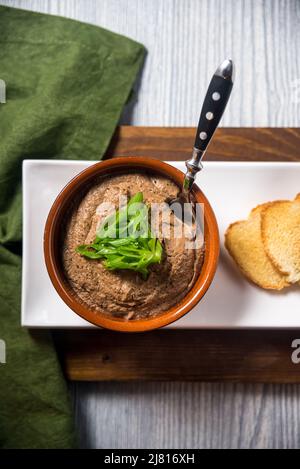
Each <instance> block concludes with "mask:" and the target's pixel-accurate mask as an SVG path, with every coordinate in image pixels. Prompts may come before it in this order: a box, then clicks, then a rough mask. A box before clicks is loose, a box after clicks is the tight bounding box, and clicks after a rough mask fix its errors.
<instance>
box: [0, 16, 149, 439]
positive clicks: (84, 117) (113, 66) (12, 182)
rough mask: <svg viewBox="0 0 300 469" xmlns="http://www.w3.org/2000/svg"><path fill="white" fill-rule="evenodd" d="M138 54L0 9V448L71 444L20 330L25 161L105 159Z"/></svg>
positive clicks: (31, 336)
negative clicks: (1, 96) (2, 347)
mask: <svg viewBox="0 0 300 469" xmlns="http://www.w3.org/2000/svg"><path fill="white" fill-rule="evenodd" d="M144 53H145V50H144V48H143V46H141V45H140V44H138V43H136V42H134V41H132V40H129V39H127V38H124V37H122V36H119V35H117V34H113V33H111V32H108V31H105V30H103V29H101V28H98V27H94V26H90V25H86V24H82V23H79V22H76V21H72V20H68V19H65V18H58V17H54V16H49V15H41V14H38V13H32V12H27V11H22V10H17V9H12V8H7V7H0V79H1V80H4V81H5V83H6V103H5V104H0V339H1V340H4V341H5V343H6V351H7V356H6V364H0V447H2V448H70V447H72V446H74V444H75V438H74V430H73V419H72V414H71V408H70V402H69V399H68V395H67V389H66V384H65V382H64V380H63V377H62V374H61V371H60V368H59V364H58V361H57V358H56V354H55V350H54V348H53V345H52V342H51V338H50V337H49V335H48V334H47V333H45V332H38V333H37V332H35V333H30V332H29V331H27V330H24V329H21V327H20V295H21V287H20V281H21V279H20V276H21V257H20V252H21V249H20V242H21V226H22V223H21V168H22V160H23V159H24V158H64V159H66V158H70V159H101V157H102V156H103V154H104V152H105V150H106V148H107V146H108V144H109V141H110V139H111V136H112V134H113V131H114V129H115V126H116V125H117V122H118V120H119V117H120V113H121V111H122V108H123V106H124V104H125V103H126V101H127V99H128V96H129V94H130V91H131V89H132V85H133V82H134V80H135V77H136V74H137V72H138V71H139V69H140V67H141V65H142V62H143V58H144ZM37 197H38V194H37ZM32 229H34V226H33V227H32Z"/></svg>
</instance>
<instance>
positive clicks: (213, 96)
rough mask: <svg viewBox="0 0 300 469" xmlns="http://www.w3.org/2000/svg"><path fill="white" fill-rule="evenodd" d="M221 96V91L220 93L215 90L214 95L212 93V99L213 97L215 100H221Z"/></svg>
mask: <svg viewBox="0 0 300 469" xmlns="http://www.w3.org/2000/svg"><path fill="white" fill-rule="evenodd" d="M220 98H221V95H220V93H218V92H217V91H215V92H214V93H213V95H212V99H213V100H214V101H219V99H220Z"/></svg>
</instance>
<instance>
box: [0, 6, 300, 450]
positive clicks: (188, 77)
mask: <svg viewBox="0 0 300 469" xmlns="http://www.w3.org/2000/svg"><path fill="white" fill-rule="evenodd" d="M0 4H3V5H8V6H15V7H19V8H27V9H31V10H35V11H40V12H45V13H52V14H58V15H62V16H67V17H70V18H74V19H78V20H81V21H84V22H88V23H93V24H96V25H99V26H103V27H106V28H108V29H110V30H113V31H116V32H118V33H121V34H124V35H127V36H129V37H131V38H134V39H136V40H138V41H140V42H142V43H143V44H144V45H145V46H146V47H147V49H148V57H147V60H146V64H145V67H144V70H143V74H142V77H141V80H140V82H139V84H138V96H137V100H136V102H135V103H134V104H131V105H129V106H128V108H127V109H126V111H125V113H124V115H123V118H122V122H123V123H127V124H128V123H130V124H134V125H158V126H160V125H166V126H170V125H183V126H184V125H187V126H188V125H195V124H196V122H197V119H198V114H199V111H200V105H201V101H202V99H203V96H204V92H205V88H206V86H207V83H208V80H209V78H210V76H211V74H212V73H213V71H214V69H215V68H216V66H217V65H218V63H219V62H220V61H222V60H223V59H224V58H225V57H228V56H231V57H232V58H233V59H234V61H235V63H236V67H237V76H236V83H235V88H234V94H233V96H232V99H231V103H230V105H229V108H228V110H227V111H226V116H225V117H224V120H223V125H225V126H299V123H300V54H299V50H300V2H299V0H285V1H284V0H51V1H46V0H19V1H17V0H6V1H5V0H0ZM71 391H72V395H73V402H74V409H75V415H76V422H77V427H78V430H79V433H80V438H81V442H82V446H84V447H97V448H101V447H102V448H119V449H121V448H140V447H146V448H299V447H300V387H299V386H297V385H288V386H284V385H265V386H264V385H242V384H240V385H229V384H201V383H128V384H119V383H100V384H92V383H90V384H73V385H72V386H71Z"/></svg>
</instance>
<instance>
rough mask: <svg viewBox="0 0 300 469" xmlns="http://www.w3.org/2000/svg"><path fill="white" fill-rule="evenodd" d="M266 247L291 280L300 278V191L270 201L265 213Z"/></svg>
mask: <svg viewBox="0 0 300 469" xmlns="http://www.w3.org/2000/svg"><path fill="white" fill-rule="evenodd" d="M261 226H262V239H263V244H264V248H265V251H266V253H267V255H268V256H269V258H270V260H271V261H272V262H273V264H274V265H275V266H276V267H277V269H278V270H279V271H280V272H281V273H282V274H283V275H286V276H287V279H288V281H289V282H290V283H297V282H300V194H298V195H297V197H296V198H295V200H293V201H289V200H279V201H277V202H273V203H271V204H269V206H268V207H267V208H266V210H264V212H263V214H262V225H261Z"/></svg>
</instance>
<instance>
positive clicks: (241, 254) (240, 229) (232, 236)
mask: <svg viewBox="0 0 300 469" xmlns="http://www.w3.org/2000/svg"><path fill="white" fill-rule="evenodd" d="M268 207H269V204H262V205H259V206H258V207H256V208H254V209H253V210H252V211H251V212H250V215H249V217H248V219H247V220H245V221H238V222H236V223H233V224H232V225H230V226H229V228H228V229H227V231H226V234H225V246H226V248H227V250H228V251H229V253H230V254H231V256H232V257H233V259H234V260H235V262H236V263H237V264H238V266H239V268H240V269H241V271H242V272H243V273H244V274H245V275H246V277H248V278H249V279H250V280H251V281H252V282H254V283H256V284H257V285H259V286H260V287H262V288H267V289H273V290H282V288H284V287H286V286H288V285H289V284H288V282H287V280H286V277H285V276H284V275H282V274H281V273H280V272H279V271H278V270H277V269H276V267H275V266H274V265H273V264H272V262H271V261H270V259H269V257H268V256H267V254H266V252H265V250H264V245H263V241H262V236H261V216H262V213H263V212H264V210H266V209H267V208H268Z"/></svg>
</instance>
